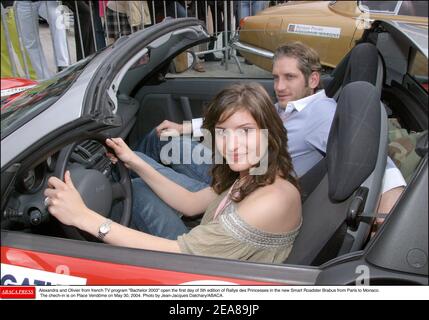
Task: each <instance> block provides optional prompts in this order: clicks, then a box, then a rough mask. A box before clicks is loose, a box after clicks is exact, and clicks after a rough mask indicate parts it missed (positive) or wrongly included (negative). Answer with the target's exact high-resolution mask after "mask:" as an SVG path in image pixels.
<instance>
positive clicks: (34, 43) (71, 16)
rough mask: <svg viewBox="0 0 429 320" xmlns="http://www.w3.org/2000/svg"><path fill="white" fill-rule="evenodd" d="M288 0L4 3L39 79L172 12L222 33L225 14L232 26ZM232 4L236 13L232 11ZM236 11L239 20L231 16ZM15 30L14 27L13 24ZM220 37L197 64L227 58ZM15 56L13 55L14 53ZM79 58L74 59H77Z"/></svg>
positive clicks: (198, 67)
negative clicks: (46, 39)
mask: <svg viewBox="0 0 429 320" xmlns="http://www.w3.org/2000/svg"><path fill="white" fill-rule="evenodd" d="M279 2H283V1H233V5H232V6H230V2H227V3H228V5H227V7H228V8H224V3H225V2H224V1H182V0H181V1H106V0H100V1H69V0H65V1H3V0H2V6H3V7H6V8H7V7H11V6H13V8H14V17H15V21H16V28H17V30H16V32H19V34H20V37H21V40H22V44H23V47H24V50H25V51H26V53H27V55H28V57H29V61H28V65H29V66H30V67H32V68H33V69H34V71H35V74H36V77H37V79H39V80H42V79H48V78H50V77H51V76H52V75H53V74H54V73H56V72H59V71H61V70H62V69H64V68H66V67H67V66H69V65H70V64H71V63H73V62H74V61H72V58H71V57H72V56H75V57H76V60H77V61H78V60H80V59H82V58H84V57H86V56H88V55H90V54H92V53H94V52H96V51H97V50H100V49H102V48H104V47H105V46H106V45H108V44H111V43H113V42H114V41H116V40H117V39H118V38H120V37H122V36H126V35H129V34H131V33H133V32H135V31H137V30H140V29H142V28H145V27H148V26H151V25H153V24H155V23H159V22H161V21H162V20H163V19H165V18H166V17H172V18H182V17H197V18H198V19H200V20H203V21H205V22H206V25H207V27H208V31H209V32H210V33H212V34H215V35H218V34H219V33H221V32H224V31H228V30H225V27H224V26H225V24H224V19H226V20H227V25H228V29H229V31H231V30H232V26H233V24H234V21H235V27H234V28H236V27H237V26H238V23H239V21H240V19H242V18H243V17H246V16H249V15H255V14H257V13H258V12H259V11H261V10H263V9H264V8H266V7H268V6H270V5H275V4H277V3H279ZM231 8H232V11H233V12H232V13H231V12H230V11H231ZM231 17H233V20H231ZM40 21H46V22H47V23H48V25H49V30H50V34H51V37H52V46H53V53H54V59H55V66H56V69H55V70H51V69H50V68H49V64H48V61H47V58H46V54H45V53H44V51H43V46H42V43H41V40H40V34H39V23H40ZM72 25H73V28H74V41H75V45H74V47H75V48H76V52H75V54H74V55H72V54H71V53H70V52H69V47H70V46H69V45H68V43H67V29H69V28H71V26H72ZM10 31H12V30H10ZM214 48H215V41H214V40H213V41H211V42H210V43H209V44H208V49H207V48H203V49H202V51H209V53H207V54H205V55H204V56H202V57H199V58H201V61H200V60H199V61H198V63H196V64H195V65H194V69H195V70H196V71H199V72H204V71H205V69H204V65H203V64H202V62H203V61H221V59H222V58H221V57H220V56H219V55H216V54H215V53H214V51H216V50H214ZM10 59H12V58H10ZM73 60H74V59H73Z"/></svg>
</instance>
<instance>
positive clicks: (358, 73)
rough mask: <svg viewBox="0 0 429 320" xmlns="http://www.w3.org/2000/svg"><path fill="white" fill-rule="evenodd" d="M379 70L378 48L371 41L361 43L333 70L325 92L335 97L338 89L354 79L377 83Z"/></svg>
mask: <svg viewBox="0 0 429 320" xmlns="http://www.w3.org/2000/svg"><path fill="white" fill-rule="evenodd" d="M377 70H378V50H377V48H376V47H375V46H374V45H373V44H371V43H360V44H358V45H357V46H356V47H354V48H353V49H352V50H351V51H350V52H349V53H348V54H347V55H346V56H345V57H344V58H343V59H342V60H341V62H340V63H339V64H338V65H337V67H336V68H335V69H334V71H333V72H332V78H333V79H332V81H331V82H330V83H329V84H328V85H327V87H326V89H325V92H326V95H327V96H328V97H331V98H332V97H334V96H335V94H336V93H337V91H338V90H339V89H340V88H341V87H343V86H345V85H346V84H348V83H350V82H354V81H367V82H369V83H372V84H374V85H375V83H376V80H377Z"/></svg>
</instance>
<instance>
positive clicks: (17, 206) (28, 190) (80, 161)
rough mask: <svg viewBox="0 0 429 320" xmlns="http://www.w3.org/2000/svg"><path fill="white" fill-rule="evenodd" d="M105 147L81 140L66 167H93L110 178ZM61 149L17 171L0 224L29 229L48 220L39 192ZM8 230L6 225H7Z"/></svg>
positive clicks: (45, 184)
mask: <svg viewBox="0 0 429 320" xmlns="http://www.w3.org/2000/svg"><path fill="white" fill-rule="evenodd" d="M106 151H107V150H106V147H105V146H104V145H103V144H101V143H100V142H98V141H96V140H85V141H83V142H81V143H79V144H77V145H75V146H74V148H73V150H72V152H71V154H70V158H69V161H68V163H67V165H66V167H67V169H72V168H76V167H83V168H85V169H95V170H97V171H99V172H101V173H102V174H103V175H105V176H106V177H108V178H109V180H112V179H114V177H113V176H112V171H113V170H114V169H113V168H114V167H113V164H112V163H111V161H110V159H109V158H108V157H107V156H106ZM60 153H61V151H59V152H57V153H55V154H53V155H50V156H48V157H47V158H46V159H44V160H43V161H42V162H40V163H38V164H36V165H35V166H34V167H30V168H29V169H26V170H25V171H23V172H22V173H19V175H18V176H17V178H16V180H15V188H14V191H13V192H12V194H11V196H10V198H9V201H8V203H7V205H6V208H5V210H4V211H3V214H2V227H6V228H7V226H9V227H11V226H12V229H20V230H22V229H23V228H33V227H37V226H39V225H41V224H42V223H43V222H47V221H49V212H48V210H47V209H46V207H45V205H44V199H45V197H44V195H43V192H44V190H45V189H46V187H47V184H48V179H49V178H50V177H51V176H54V175H55V173H56V171H57V165H58V163H57V162H58V159H59V158H60ZM8 229H9V228H8Z"/></svg>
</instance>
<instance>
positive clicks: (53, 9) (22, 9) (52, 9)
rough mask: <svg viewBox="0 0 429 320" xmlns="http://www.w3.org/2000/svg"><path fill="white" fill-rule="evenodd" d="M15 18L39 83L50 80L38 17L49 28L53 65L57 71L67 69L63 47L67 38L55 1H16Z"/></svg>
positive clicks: (66, 53)
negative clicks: (53, 58)
mask: <svg viewBox="0 0 429 320" xmlns="http://www.w3.org/2000/svg"><path fill="white" fill-rule="evenodd" d="M15 5H16V18H17V21H18V29H19V32H20V35H21V38H22V42H23V45H24V47H25V49H26V50H27V52H28V55H29V57H30V60H31V64H32V66H33V68H34V69H35V71H36V74H37V78H38V79H39V80H43V79H48V78H50V77H51V76H52V75H53V73H52V71H51V70H49V67H48V63H47V61H46V57H45V54H44V51H43V47H42V44H41V42H40V35H39V15H40V16H41V17H42V18H43V19H45V20H46V21H47V22H48V24H49V29H50V31H51V36H52V42H53V47H54V56H55V64H56V66H57V70H58V71H61V70H62V69H64V68H66V67H67V66H69V65H70V58H69V57H70V56H69V52H68V47H67V35H66V29H65V26H64V25H61V23H58V22H60V21H62V19H61V17H60V15H61V10H58V7H59V3H58V2H57V1H16V2H15Z"/></svg>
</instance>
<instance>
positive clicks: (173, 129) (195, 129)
mask: <svg viewBox="0 0 429 320" xmlns="http://www.w3.org/2000/svg"><path fill="white" fill-rule="evenodd" d="M202 126H203V118H195V119H192V120H191V121H183V124H179V123H175V122H173V121H169V120H164V121H163V122H161V124H159V125H158V126H157V127H156V129H155V130H156V134H157V135H158V137H159V136H161V135H167V136H176V135H191V134H192V136H194V137H202V136H203V133H202V132H201V127H202Z"/></svg>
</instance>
